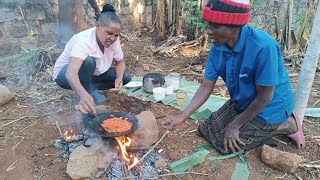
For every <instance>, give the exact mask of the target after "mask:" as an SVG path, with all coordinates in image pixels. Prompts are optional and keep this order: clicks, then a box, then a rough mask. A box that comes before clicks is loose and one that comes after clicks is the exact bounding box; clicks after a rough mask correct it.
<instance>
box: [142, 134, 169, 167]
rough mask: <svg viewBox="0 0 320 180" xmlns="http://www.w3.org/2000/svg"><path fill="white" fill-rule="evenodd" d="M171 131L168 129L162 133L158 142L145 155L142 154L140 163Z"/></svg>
mask: <svg viewBox="0 0 320 180" xmlns="http://www.w3.org/2000/svg"><path fill="white" fill-rule="evenodd" d="M169 132H170V131H169V130H167V131H166V132H165V133H164V134H163V135H162V137H161V138H160V139H159V141H158V142H156V144H154V145H153V146H152V148H151V149H149V151H148V152H147V153H146V154H145V155H143V156H142V158H141V159H139V161H138V164H139V163H140V162H142V161H143V160H144V158H146V157H147V155H148V154H150V152H151V151H152V150H153V149H154V148H155V147H157V146H158V145H159V144H160V142H161V141H162V140H163V138H164V137H166V135H167V134H169Z"/></svg>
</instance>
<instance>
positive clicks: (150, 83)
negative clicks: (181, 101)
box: [142, 73, 165, 93]
mask: <svg viewBox="0 0 320 180" xmlns="http://www.w3.org/2000/svg"><path fill="white" fill-rule="evenodd" d="M142 81H143V85H142V89H143V90H144V91H146V92H148V93H153V92H152V90H153V88H156V87H162V86H163V85H164V83H165V80H164V77H163V76H162V75H161V74H159V73H148V74H146V75H144V76H143V80H142Z"/></svg>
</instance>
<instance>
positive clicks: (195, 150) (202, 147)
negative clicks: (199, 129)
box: [192, 143, 212, 153]
mask: <svg viewBox="0 0 320 180" xmlns="http://www.w3.org/2000/svg"><path fill="white" fill-rule="evenodd" d="M204 149H206V150H209V149H212V145H211V144H209V143H207V144H202V145H199V146H198V147H196V148H194V149H193V150H192V152H194V153H195V152H198V151H202V150H204Z"/></svg>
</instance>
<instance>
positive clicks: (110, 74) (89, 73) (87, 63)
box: [56, 56, 131, 93]
mask: <svg viewBox="0 0 320 180" xmlns="http://www.w3.org/2000/svg"><path fill="white" fill-rule="evenodd" d="M67 68H68V65H67V66H65V67H64V68H63V69H62V70H61V71H60V72H59V74H58V76H57V79H56V83H57V84H58V85H59V86H60V87H62V88H64V89H71V87H70V84H69V82H68V80H67V78H66V72H67ZM95 69H96V61H95V60H94V58H93V57H90V56H89V57H88V58H87V59H85V60H84V61H83V63H82V66H81V67H80V69H79V72H78V76H79V79H80V83H81V84H82V86H83V87H84V89H85V90H86V91H87V92H88V93H92V92H93V91H95V90H106V89H111V88H114V83H115V79H116V69H115V68H114V67H110V69H109V70H108V71H107V72H105V73H103V74H101V75H100V76H94V75H93V73H94V71H95ZM122 81H123V85H125V84H127V83H128V82H130V81H131V74H130V72H129V71H127V70H125V72H124V75H123V80H122Z"/></svg>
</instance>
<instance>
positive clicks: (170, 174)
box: [121, 172, 210, 179]
mask: <svg viewBox="0 0 320 180" xmlns="http://www.w3.org/2000/svg"><path fill="white" fill-rule="evenodd" d="M184 174H195V175H202V176H210V174H203V173H197V172H181V173H168V174H162V175H150V176H129V177H125V178H121V179H133V178H140V179H144V178H152V177H165V176H176V175H184Z"/></svg>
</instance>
